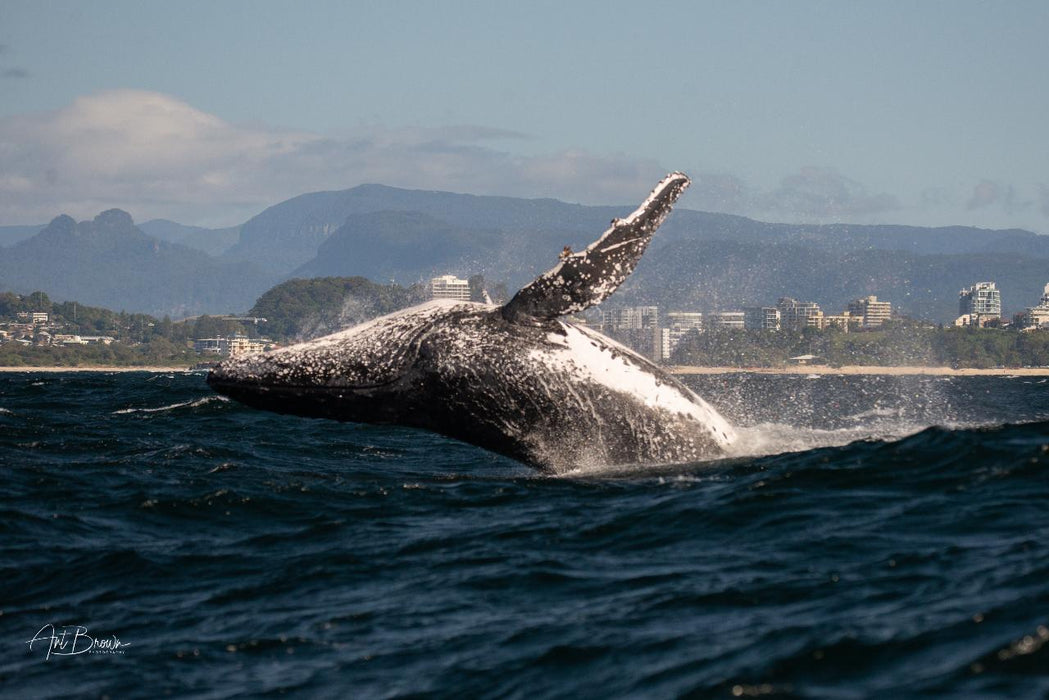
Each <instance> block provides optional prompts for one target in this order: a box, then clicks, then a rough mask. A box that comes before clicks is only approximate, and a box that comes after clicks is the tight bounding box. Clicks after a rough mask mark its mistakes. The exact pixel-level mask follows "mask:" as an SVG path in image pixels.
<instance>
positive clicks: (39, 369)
mask: <svg viewBox="0 0 1049 700" xmlns="http://www.w3.org/2000/svg"><path fill="white" fill-rule="evenodd" d="M189 370H190V368H189V367H104V366H100V365H88V366H85V367H0V372H188V371H189Z"/></svg>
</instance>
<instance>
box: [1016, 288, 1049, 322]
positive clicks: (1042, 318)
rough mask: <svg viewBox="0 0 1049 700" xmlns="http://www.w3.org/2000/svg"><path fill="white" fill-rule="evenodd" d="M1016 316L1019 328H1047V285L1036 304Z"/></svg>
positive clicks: (1048, 289) (1048, 319) (1048, 306)
mask: <svg viewBox="0 0 1049 700" xmlns="http://www.w3.org/2000/svg"><path fill="white" fill-rule="evenodd" d="M1018 316H1019V318H1018V319H1017V320H1018V321H1019V325H1020V327H1021V328H1025V329H1026V328H1030V329H1034V328H1049V284H1047V285H1045V290H1044V292H1043V294H1042V298H1041V299H1040V300H1039V301H1038V304H1037V305H1036V306H1029V307H1027V308H1026V309H1025V310H1024V312H1023V313H1022V314H1018Z"/></svg>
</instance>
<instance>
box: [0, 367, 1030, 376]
mask: <svg viewBox="0 0 1049 700" xmlns="http://www.w3.org/2000/svg"><path fill="white" fill-rule="evenodd" d="M664 369H665V370H666V371H667V372H669V373H670V374H674V375H688V374H884V375H893V376H904V375H929V376H942V377H980V376H986V377H1010V376H1018V377H1049V367H1013V368H1008V367H1005V368H993V369H973V368H966V367H961V368H958V369H954V368H952V367H878V366H873V365H845V366H842V367H831V366H829V365H799V366H797V367H694V366H670V367H665V368H664ZM192 371H205V370H194V369H193V368H192V367H162V366H145V367H129V366H116V367H110V366H105V365H86V366H83V367H29V366H26V367H0V374H2V373H8V374H10V373H17V372H23V373H31V372H152V373H162V372H163V373H170V372H192Z"/></svg>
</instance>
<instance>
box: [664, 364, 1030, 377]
mask: <svg viewBox="0 0 1049 700" xmlns="http://www.w3.org/2000/svg"><path fill="white" fill-rule="evenodd" d="M666 369H667V371H668V372H669V373H670V374H675V375H677V374H681V375H687V374H850V375H851V374H884V375H891V376H905V375H927V376H939V377H1014V376H1015V377H1049V367H1012V368H1009V367H1002V368H991V369H975V368H969V367H960V368H958V369H955V368H953V367H879V366H873V365H862V366H861V365H844V366H842V367H831V366H830V365H799V366H796V367H690V366H675V367H668V368H666Z"/></svg>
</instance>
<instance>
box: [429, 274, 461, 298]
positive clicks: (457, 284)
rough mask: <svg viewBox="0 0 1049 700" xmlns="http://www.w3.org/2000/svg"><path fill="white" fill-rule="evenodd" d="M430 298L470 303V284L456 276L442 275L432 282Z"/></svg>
mask: <svg viewBox="0 0 1049 700" xmlns="http://www.w3.org/2000/svg"><path fill="white" fill-rule="evenodd" d="M430 298H432V299H455V300H457V301H470V282H469V281H468V280H464V279H459V278H458V277H456V276H455V275H442V276H440V277H434V278H433V279H432V280H430Z"/></svg>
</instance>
